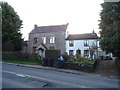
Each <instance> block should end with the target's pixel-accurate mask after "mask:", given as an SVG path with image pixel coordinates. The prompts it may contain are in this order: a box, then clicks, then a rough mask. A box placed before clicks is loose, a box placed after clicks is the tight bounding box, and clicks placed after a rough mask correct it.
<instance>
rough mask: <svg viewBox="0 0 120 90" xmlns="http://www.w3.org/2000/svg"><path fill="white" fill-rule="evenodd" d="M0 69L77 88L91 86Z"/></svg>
mask: <svg viewBox="0 0 120 90" xmlns="http://www.w3.org/2000/svg"><path fill="white" fill-rule="evenodd" d="M0 71H1V72H5V73H11V74H14V75H17V76H21V77H22V76H23V77H29V78H35V79H40V80H44V81H49V82H54V83H59V84H63V85H68V86H73V87H75V88H90V87H86V86H84V85H78V84H74V83H68V82H63V81H58V80H52V79H47V78H41V77H36V76H32V75H27V74H23V73H15V72H10V71H5V70H0Z"/></svg>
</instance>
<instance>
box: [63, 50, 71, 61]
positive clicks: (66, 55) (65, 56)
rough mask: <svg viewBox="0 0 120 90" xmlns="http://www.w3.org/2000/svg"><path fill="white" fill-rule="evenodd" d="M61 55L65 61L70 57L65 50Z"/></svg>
mask: <svg viewBox="0 0 120 90" xmlns="http://www.w3.org/2000/svg"><path fill="white" fill-rule="evenodd" d="M62 57H63V58H64V59H65V60H64V61H65V62H67V61H68V60H69V59H70V56H69V55H68V54H67V53H66V52H65V53H64V54H62Z"/></svg>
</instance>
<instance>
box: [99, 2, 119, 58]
mask: <svg viewBox="0 0 120 90" xmlns="http://www.w3.org/2000/svg"><path fill="white" fill-rule="evenodd" d="M101 6H102V8H103V9H102V11H101V13H100V16H101V20H100V24H99V25H100V29H101V31H100V35H101V37H100V39H101V40H100V46H101V48H102V49H103V50H105V51H106V52H107V53H113V55H114V56H116V57H118V58H120V55H119V53H120V2H114V3H113V2H104V3H103V4H101Z"/></svg>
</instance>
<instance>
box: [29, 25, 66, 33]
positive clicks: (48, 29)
mask: <svg viewBox="0 0 120 90" xmlns="http://www.w3.org/2000/svg"><path fill="white" fill-rule="evenodd" d="M67 26H68V23H67V24H63V25H54V26H41V27H36V28H34V29H33V30H32V31H31V32H30V34H36V33H50V32H59V31H66V29H67Z"/></svg>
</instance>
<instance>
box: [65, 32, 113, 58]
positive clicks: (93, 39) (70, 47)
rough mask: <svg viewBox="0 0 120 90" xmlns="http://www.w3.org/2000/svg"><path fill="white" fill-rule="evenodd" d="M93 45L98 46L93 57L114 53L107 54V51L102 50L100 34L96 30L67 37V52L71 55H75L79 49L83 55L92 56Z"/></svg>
mask: <svg viewBox="0 0 120 90" xmlns="http://www.w3.org/2000/svg"><path fill="white" fill-rule="evenodd" d="M93 45H94V46H96V47H97V48H96V50H95V52H94V55H93V58H99V57H100V56H103V57H104V56H110V57H112V53H109V54H106V53H105V51H103V50H101V48H100V46H99V41H98V36H97V34H96V33H94V31H93V32H92V33H85V34H70V35H68V37H67V38H66V52H67V53H68V55H70V56H75V55H76V53H77V51H78V50H79V54H80V55H81V56H83V57H90V47H91V46H93Z"/></svg>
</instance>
